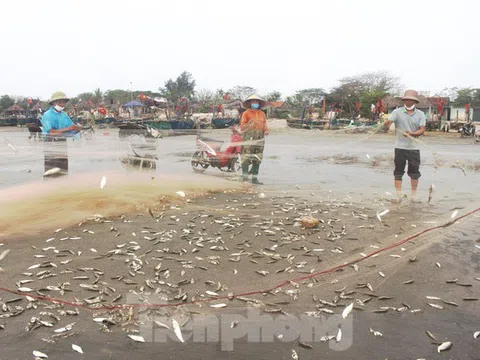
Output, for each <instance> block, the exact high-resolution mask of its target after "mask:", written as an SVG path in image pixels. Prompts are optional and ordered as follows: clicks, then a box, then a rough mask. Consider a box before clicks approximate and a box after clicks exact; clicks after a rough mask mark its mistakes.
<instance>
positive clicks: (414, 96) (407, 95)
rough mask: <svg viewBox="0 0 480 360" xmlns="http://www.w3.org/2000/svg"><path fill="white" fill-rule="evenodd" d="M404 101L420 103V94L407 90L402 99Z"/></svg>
mask: <svg viewBox="0 0 480 360" xmlns="http://www.w3.org/2000/svg"><path fill="white" fill-rule="evenodd" d="M403 100H413V101H416V102H417V103H419V102H420V100H418V92H416V91H415V90H406V91H405V95H403V97H402V101H403Z"/></svg>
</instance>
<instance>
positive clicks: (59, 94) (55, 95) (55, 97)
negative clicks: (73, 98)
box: [48, 91, 70, 105]
mask: <svg viewBox="0 0 480 360" xmlns="http://www.w3.org/2000/svg"><path fill="white" fill-rule="evenodd" d="M58 100H66V101H69V100H70V98H69V97H67V95H65V93H64V92H61V91H56V92H54V93H53V94H52V96H51V97H50V101H49V102H48V103H49V104H50V105H51V104H52V103H53V102H54V101H58Z"/></svg>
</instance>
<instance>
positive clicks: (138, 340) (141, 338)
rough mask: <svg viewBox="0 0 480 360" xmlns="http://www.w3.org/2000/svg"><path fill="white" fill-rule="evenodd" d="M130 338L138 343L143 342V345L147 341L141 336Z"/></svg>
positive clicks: (130, 336) (131, 336)
mask: <svg viewBox="0 0 480 360" xmlns="http://www.w3.org/2000/svg"><path fill="white" fill-rule="evenodd" d="M128 337H129V338H130V339H132V340H133V341H136V342H142V343H144V342H145V339H144V338H143V336H139V335H128Z"/></svg>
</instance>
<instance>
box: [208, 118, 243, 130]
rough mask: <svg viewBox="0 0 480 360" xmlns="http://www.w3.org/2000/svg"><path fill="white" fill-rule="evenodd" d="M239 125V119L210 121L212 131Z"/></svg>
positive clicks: (215, 119)
mask: <svg viewBox="0 0 480 360" xmlns="http://www.w3.org/2000/svg"><path fill="white" fill-rule="evenodd" d="M238 124H240V119H239V118H214V119H212V128H213V129H225V128H228V127H230V126H233V125H238Z"/></svg>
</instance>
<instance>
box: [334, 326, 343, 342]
mask: <svg viewBox="0 0 480 360" xmlns="http://www.w3.org/2000/svg"><path fill="white" fill-rule="evenodd" d="M335 340H336V341H337V342H340V341H342V329H338V332H337V337H336V338H335Z"/></svg>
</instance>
